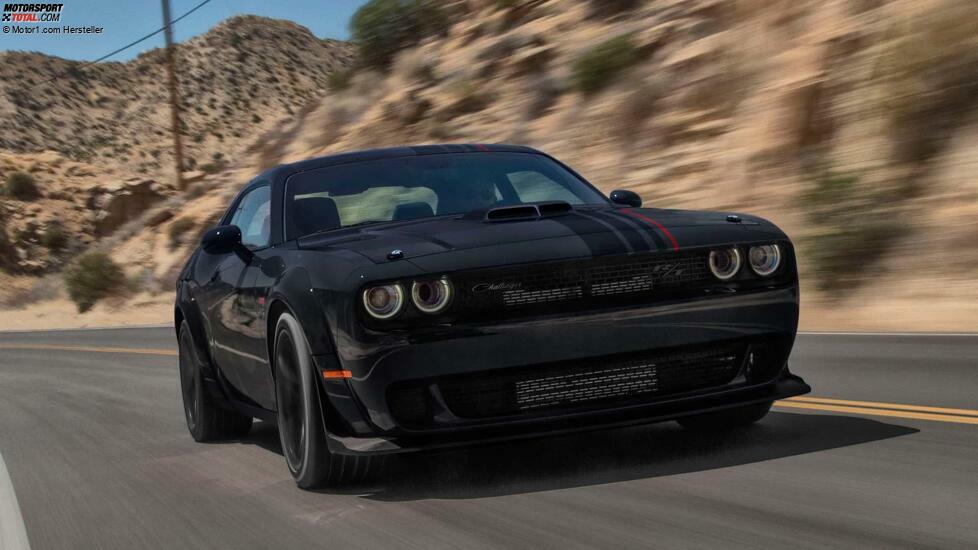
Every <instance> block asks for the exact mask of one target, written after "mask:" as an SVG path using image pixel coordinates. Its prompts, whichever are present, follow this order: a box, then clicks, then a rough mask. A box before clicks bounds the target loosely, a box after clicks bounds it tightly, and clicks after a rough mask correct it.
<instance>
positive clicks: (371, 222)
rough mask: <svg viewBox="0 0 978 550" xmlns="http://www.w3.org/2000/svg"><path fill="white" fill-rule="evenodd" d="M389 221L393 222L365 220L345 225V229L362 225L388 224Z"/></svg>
mask: <svg viewBox="0 0 978 550" xmlns="http://www.w3.org/2000/svg"><path fill="white" fill-rule="evenodd" d="M389 221H391V220H363V221H362V222H357V223H351V224H350V225H344V226H343V227H344V228H347V227H358V226H361V225H371V224H375V223H387V222H389Z"/></svg>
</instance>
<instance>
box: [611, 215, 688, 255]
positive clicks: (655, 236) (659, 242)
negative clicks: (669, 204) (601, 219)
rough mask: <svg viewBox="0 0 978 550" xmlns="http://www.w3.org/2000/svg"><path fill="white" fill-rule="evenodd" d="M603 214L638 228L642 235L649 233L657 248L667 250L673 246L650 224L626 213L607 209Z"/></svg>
mask: <svg viewBox="0 0 978 550" xmlns="http://www.w3.org/2000/svg"><path fill="white" fill-rule="evenodd" d="M602 214H604V216H605V217H607V218H611V219H615V220H618V221H619V222H621V223H626V224H628V225H629V226H630V227H633V228H636V229H637V230H638V231H640V232H641V233H642V235H647V236H648V237H649V238H651V239H652V242H654V243H655V246H656V248H655V250H666V249H667V248H671V247H670V245H669V243H667V242H666V240H665V239H663V238H662V235H659V232H658V231H656V230H655V229H654V228H652V227H650V226H649V225H648V224H645V223H642V222H641V221H639V220H636V219H635V218H632V217H630V216H626V215H624V214H621V213H619V212H615V211H605V212H602Z"/></svg>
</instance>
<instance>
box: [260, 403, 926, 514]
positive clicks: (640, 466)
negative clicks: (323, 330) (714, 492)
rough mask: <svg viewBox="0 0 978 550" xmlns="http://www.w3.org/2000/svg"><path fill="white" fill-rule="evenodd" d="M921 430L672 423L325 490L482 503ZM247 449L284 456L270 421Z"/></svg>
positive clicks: (846, 421) (810, 423) (776, 422)
mask: <svg viewBox="0 0 978 550" xmlns="http://www.w3.org/2000/svg"><path fill="white" fill-rule="evenodd" d="M917 431H918V430H916V429H914V428H909V427H905V426H899V425H895V424H888V423H885V422H880V421H877V420H871V419H868V418H860V417H855V416H844V415H826V414H799V413H781V412H772V413H770V414H769V415H768V416H767V417H765V418H764V420H762V421H761V422H760V423H758V424H755V425H753V426H749V427H746V428H742V429H739V430H734V431H730V432H727V433H719V434H717V433H700V432H691V431H687V430H684V429H682V428H680V427H679V426H678V425H677V424H675V423H673V422H667V423H664V424H654V425H649V426H638V427H633V428H623V429H614V430H607V431H597V432H590V433H584V434H575V435H565V436H554V437H546V438H541V439H535V440H521V441H514V442H509V443H498V444H492V445H482V446H478V447H471V448H465V449H459V450H454V451H447V452H439V453H424V454H412V455H404V456H399V457H396V458H395V459H394V460H391V461H390V463H389V467H388V468H387V471H386V472H385V474H384V475H383V476H382V478H381V479H379V480H376V481H374V482H373V483H371V484H369V485H353V486H347V487H340V488H327V489H324V490H323V491H322V492H324V493H329V494H348V495H360V496H362V497H364V498H369V499H373V500H380V501H394V502H398V501H411V500H424V499H473V498H484V497H493V496H503V495H511V494H521V493H531V492H537V491H551V490H555V489H567V488H572V487H582V486H588V485H602V484H607V483H616V482H620V481H630V480H635V479H648V478H655V477H662V476H670V475H676V474H685V473H691V472H701V471H706V470H714V469H717V468H726V467H730V466H740V465H745V464H753V463H757V462H763V461H765V460H772V459H777V458H785V457H790V456H797V455H803V454H808V453H814V452H818V451H826V450H831V449H837V448H840V447H848V446H851V445H859V444H863V443H870V442H874V441H880V440H884V439H890V438H894V437H900V436H904V435H909V434H913V433H917ZM242 443H251V444H255V445H259V446H261V447H263V448H265V449H268V450H270V451H272V452H275V453H279V454H281V452H282V449H281V446H280V444H279V439H278V432H277V431H276V430H275V428H274V426H271V425H266V424H265V423H259V424H257V425H256V426H255V430H254V431H253V433H252V435H251V436H249V437H248V438H247V439H246V440H243V441H242Z"/></svg>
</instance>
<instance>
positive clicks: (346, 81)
mask: <svg viewBox="0 0 978 550" xmlns="http://www.w3.org/2000/svg"><path fill="white" fill-rule="evenodd" d="M352 78H353V70H352V69H336V70H334V71H332V72H330V73H329V75H328V76H327V77H326V87H327V88H329V91H331V92H342V91H343V90H345V89H347V88H349V87H350V80H351V79H352Z"/></svg>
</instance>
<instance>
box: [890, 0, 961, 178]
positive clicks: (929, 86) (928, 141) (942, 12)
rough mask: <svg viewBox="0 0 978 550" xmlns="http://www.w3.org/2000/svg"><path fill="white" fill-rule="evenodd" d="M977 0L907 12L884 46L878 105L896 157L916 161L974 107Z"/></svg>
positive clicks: (936, 147)
mask: <svg viewBox="0 0 978 550" xmlns="http://www.w3.org/2000/svg"><path fill="white" fill-rule="evenodd" d="M976 27H978V3H975V2H955V1H951V0H948V1H945V2H943V3H942V4H941V5H940V6H939V7H931V8H928V9H926V10H923V11H922V13H919V14H917V16H915V17H908V18H907V19H906V20H905V21H904V22H903V24H901V25H899V26H897V27H895V28H894V32H892V33H891V34H892V35H893V38H892V39H891V40H889V41H888V42H886V45H885V46H884V47H883V48H882V54H881V55H882V57H881V59H880V69H881V70H880V73H881V78H880V83H881V84H882V96H883V97H882V99H883V101H882V104H883V106H884V107H885V108H886V110H887V114H888V115H889V119H890V123H891V127H892V136H893V139H894V154H895V158H896V160H898V161H901V162H909V163H920V162H925V161H927V160H929V159H931V158H932V157H933V156H934V155H936V154H937V153H939V152H940V150H941V149H942V147H943V146H944V144H945V142H946V141H947V138H948V137H949V136H950V134H951V133H952V132H953V130H954V129H955V128H957V127H958V126H959V125H960V124H962V123H963V122H964V121H965V120H967V115H968V113H969V112H971V111H972V110H973V109H974V108H975V107H976V106H978V33H976V32H975V30H974V29H975V28H976Z"/></svg>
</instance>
